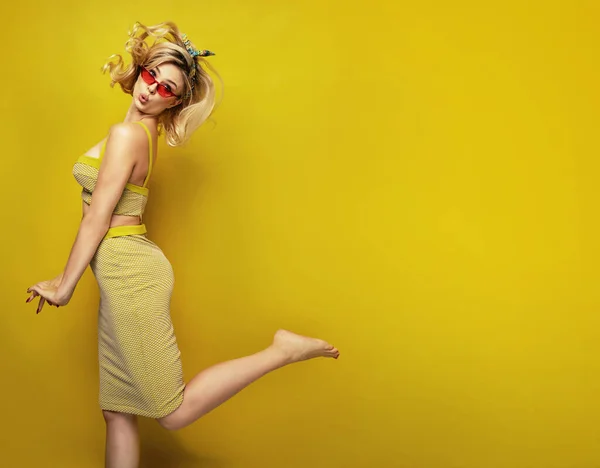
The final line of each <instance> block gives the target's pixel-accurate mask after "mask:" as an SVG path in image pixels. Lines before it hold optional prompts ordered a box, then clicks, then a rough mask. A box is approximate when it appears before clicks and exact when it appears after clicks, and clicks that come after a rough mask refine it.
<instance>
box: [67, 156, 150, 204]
mask: <svg viewBox="0 0 600 468" xmlns="http://www.w3.org/2000/svg"><path fill="white" fill-rule="evenodd" d="M77 162H78V163H81V164H85V165H86V166H91V167H93V168H96V169H98V170H100V163H101V162H102V160H101V159H100V158H94V157H93V156H86V155H85V154H84V155H82V156H79V158H77ZM125 188H127V189H129V190H131V191H132V192H135V193H139V194H140V195H144V196H145V197H147V196H148V194H149V193H150V190H149V189H148V187H143V186H141V185H136V184H131V183H129V182H127V183H126V184H125Z"/></svg>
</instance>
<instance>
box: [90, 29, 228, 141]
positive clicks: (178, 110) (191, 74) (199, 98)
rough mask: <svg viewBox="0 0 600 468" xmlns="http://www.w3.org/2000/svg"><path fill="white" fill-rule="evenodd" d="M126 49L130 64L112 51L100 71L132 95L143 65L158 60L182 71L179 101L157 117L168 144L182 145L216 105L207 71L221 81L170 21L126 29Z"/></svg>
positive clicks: (149, 64)
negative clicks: (127, 31) (194, 54)
mask: <svg viewBox="0 0 600 468" xmlns="http://www.w3.org/2000/svg"><path fill="white" fill-rule="evenodd" d="M148 37H151V38H154V43H152V44H151V45H148V43H147V42H146V38H148ZM125 50H126V51H127V52H129V53H130V54H131V57H132V59H133V61H132V63H130V64H129V65H125V63H124V61H123V57H121V55H118V54H114V55H111V56H110V57H109V58H108V61H107V62H106V63H105V64H104V66H103V67H102V72H103V73H106V71H109V72H110V77H111V83H110V86H111V87H113V86H114V85H115V84H116V83H118V84H119V85H120V86H121V89H122V90H123V92H125V93H127V94H133V88H134V86H135V83H136V81H137V79H138V75H139V73H140V70H141V67H142V66H144V67H148V68H152V67H155V66H157V65H160V64H161V63H172V64H173V65H176V66H177V67H179V68H180V69H181V70H182V71H183V79H184V89H183V90H182V95H181V96H182V97H181V100H182V102H181V103H180V104H178V105H176V106H174V107H171V108H169V109H165V110H164V111H163V112H162V113H161V114H160V115H159V116H158V124H159V125H158V129H159V134H160V133H161V128H162V129H164V130H165V132H166V137H165V138H166V140H167V144H168V145H169V146H180V145H182V144H184V143H185V142H186V141H187V140H189V138H190V136H191V135H192V133H194V131H195V130H196V129H197V128H198V127H200V125H202V124H203V123H204V122H205V121H206V120H207V119H208V118H209V117H210V115H211V114H212V112H213V111H214V109H215V108H216V103H215V96H216V91H215V84H214V82H213V80H212V78H211V76H210V75H209V74H208V71H207V70H210V71H211V72H212V73H213V74H214V75H215V76H216V77H217V78H218V79H219V81H220V83H221V84H222V83H223V80H222V79H221V77H220V76H219V74H218V73H217V72H216V70H215V69H214V68H213V67H212V66H211V65H210V64H209V63H208V61H207V60H206V59H205V58H204V57H201V56H196V57H192V55H191V54H190V53H189V52H188V51H187V49H186V47H185V44H184V42H183V40H182V34H181V33H180V32H179V28H178V27H177V25H176V24H175V23H173V22H170V21H167V22H164V23H160V24H156V25H154V26H144V25H143V24H141V23H139V22H136V23H135V24H134V25H133V28H132V30H131V31H130V32H129V40H128V41H127V42H126V43H125ZM192 85H193V86H192Z"/></svg>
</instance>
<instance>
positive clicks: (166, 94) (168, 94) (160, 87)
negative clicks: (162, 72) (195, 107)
mask: <svg viewBox="0 0 600 468" xmlns="http://www.w3.org/2000/svg"><path fill="white" fill-rule="evenodd" d="M156 90H157V91H158V94H160V95H161V96H162V97H171V96H175V95H174V94H173V93H172V92H171V91H169V90H168V89H167V88H166V86H165V85H162V84H160V85H158V87H157V88H156Z"/></svg>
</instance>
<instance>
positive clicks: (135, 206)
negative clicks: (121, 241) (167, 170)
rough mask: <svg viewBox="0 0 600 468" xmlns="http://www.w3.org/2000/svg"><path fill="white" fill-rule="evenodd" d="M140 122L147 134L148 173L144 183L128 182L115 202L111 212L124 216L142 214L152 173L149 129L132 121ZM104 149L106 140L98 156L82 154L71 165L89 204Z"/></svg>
mask: <svg viewBox="0 0 600 468" xmlns="http://www.w3.org/2000/svg"><path fill="white" fill-rule="evenodd" d="M134 123H137V124H140V125H141V126H142V127H143V128H144V130H146V133H147V134H148V144H149V148H150V152H149V159H148V175H147V176H146V179H145V180H144V185H141V186H140V185H135V184H130V183H129V182H128V183H127V184H126V185H125V188H124V189H123V193H122V194H121V198H120V199H119V201H118V202H117V205H116V206H115V209H114V211H113V214H116V215H126V216H140V217H141V216H142V215H143V214H144V209H145V208H146V202H147V201H148V193H149V190H148V187H146V185H147V183H148V180H149V179H150V174H151V173H152V135H151V134H150V130H148V127H146V125H145V124H144V123H143V122H134ZM105 149H106V140H105V141H104V143H103V144H102V149H101V150H100V157H98V158H95V157H93V156H87V155H82V156H79V158H78V159H77V161H76V162H75V164H74V165H73V176H74V177H75V180H77V182H78V183H79V185H81V187H82V189H83V190H82V191H81V198H82V200H83V201H84V202H85V203H86V204H87V205H90V204H91V202H92V193H93V192H94V188H96V182H97V181H98V173H99V171H100V164H101V163H102V157H103V156H104V151H105Z"/></svg>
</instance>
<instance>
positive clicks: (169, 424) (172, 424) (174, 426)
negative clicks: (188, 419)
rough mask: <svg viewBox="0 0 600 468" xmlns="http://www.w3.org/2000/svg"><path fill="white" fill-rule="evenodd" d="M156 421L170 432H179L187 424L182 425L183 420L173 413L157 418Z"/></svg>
mask: <svg viewBox="0 0 600 468" xmlns="http://www.w3.org/2000/svg"><path fill="white" fill-rule="evenodd" d="M156 421H157V422H158V424H160V425H161V426H162V427H164V428H165V429H167V430H168V431H177V430H179V429H182V428H184V427H185V426H186V424H183V423H182V421H181V418H178V417H177V416H176V415H174V414H173V413H171V414H169V415H167V416H163V417H162V418H156Z"/></svg>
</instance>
